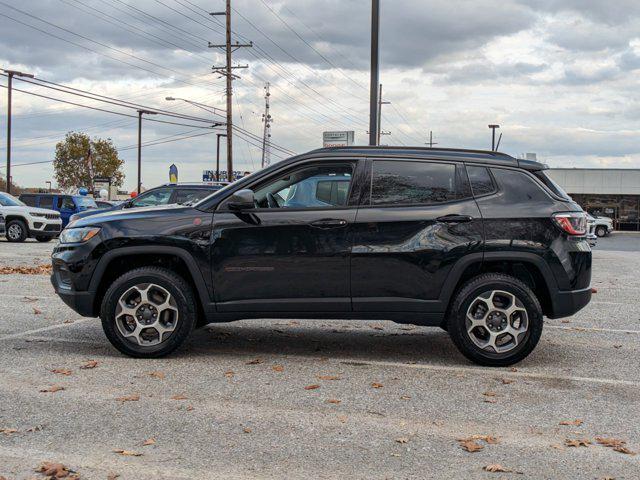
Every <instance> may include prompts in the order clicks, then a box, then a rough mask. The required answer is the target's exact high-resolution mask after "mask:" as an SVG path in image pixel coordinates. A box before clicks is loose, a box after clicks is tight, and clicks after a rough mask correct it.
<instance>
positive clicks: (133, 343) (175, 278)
mask: <svg viewBox="0 0 640 480" xmlns="http://www.w3.org/2000/svg"><path fill="white" fill-rule="evenodd" d="M145 287H146V290H145ZM142 291H145V292H146V295H147V296H148V297H149V298H150V299H155V300H150V301H149V302H146V303H145V302H144V301H142V296H141V294H142ZM125 294H126V295H125ZM165 294H168V295H170V297H167V298H166V299H164V298H163V297H164V295H165ZM121 299H123V303H120V300H121ZM138 299H139V300H140V302H139V303H138V304H135V303H136V300H138ZM170 301H171V302H172V305H171V306H170V307H168V308H166V310H169V311H168V312H167V313H165V312H164V310H161V307H162V305H161V304H167V305H168V304H169V302H170ZM122 305H124V306H127V308H128V310H122ZM129 306H132V308H129ZM153 307H155V310H154V311H155V312H156V313H157V320H156V317H155V316H154V317H153V318H146V317H143V318H142V319H138V318H136V317H134V316H132V315H128V314H127V313H126V312H127V311H129V312H131V313H134V314H136V315H141V316H142V315H148V311H149V310H153ZM123 312H125V313H123ZM141 312H142V313H141ZM174 315H175V317H174ZM148 316H149V317H150V315H148ZM163 318H164V319H167V318H170V319H171V321H170V322H167V323H165V324H161V323H160V321H161V319H163ZM100 319H101V320H102V329H103V330H104V333H105V335H106V336H107V338H108V339H109V341H110V342H111V344H112V345H113V346H114V347H115V348H117V349H118V350H119V351H120V352H122V353H124V354H125V355H129V356H131V357H136V358H159V357H164V356H166V355H169V354H170V353H171V352H173V351H174V350H176V349H177V348H178V347H180V346H181V345H182V344H183V343H184V341H185V340H186V338H187V337H188V336H189V334H190V333H191V332H192V331H193V329H194V328H195V325H196V323H197V311H196V299H195V297H194V295H193V291H192V289H191V286H190V285H189V284H188V283H187V282H186V281H185V280H184V279H183V278H182V277H180V276H179V275H177V274H175V273H174V272H172V271H171V270H168V269H166V268H160V267H143V268H137V269H135V270H131V271H130V272H127V273H125V274H124V275H122V276H121V277H119V278H118V279H117V280H115V281H114V282H113V284H112V285H111V286H110V287H109V289H108V290H107V292H106V293H105V296H104V298H103V300H102V305H101V307H100ZM144 322H155V323H147V324H144V325H143V323H144ZM172 324H173V330H171V331H167V332H165V333H164V334H162V333H160V330H159V329H158V328H160V327H162V328H167V327H169V328H170V327H171V325H172ZM154 326H158V327H157V328H154ZM125 334H128V335H135V336H129V338H127V337H126V336H125ZM156 334H157V335H156ZM145 336H146V337H145ZM143 337H145V338H143ZM147 340H148V341H147ZM158 341H159V343H155V344H154V342H158ZM141 342H142V343H143V344H141ZM144 343H148V344H144Z"/></svg>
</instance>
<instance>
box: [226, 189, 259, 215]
mask: <svg viewBox="0 0 640 480" xmlns="http://www.w3.org/2000/svg"><path fill="white" fill-rule="evenodd" d="M227 206H228V207H229V208H230V209H231V210H248V209H251V208H255V206H256V204H255V196H254V194H253V190H249V189H248V188H247V189H244V190H238V191H237V192H235V193H234V194H233V195H231V197H230V198H229V201H228V203H227Z"/></svg>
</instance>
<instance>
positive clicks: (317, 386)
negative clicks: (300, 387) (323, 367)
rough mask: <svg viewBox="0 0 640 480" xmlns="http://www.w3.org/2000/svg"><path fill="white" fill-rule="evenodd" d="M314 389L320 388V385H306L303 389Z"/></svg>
mask: <svg viewBox="0 0 640 480" xmlns="http://www.w3.org/2000/svg"><path fill="white" fill-rule="evenodd" d="M316 388H320V385H307V386H306V387H304V389H305V390H315V389H316Z"/></svg>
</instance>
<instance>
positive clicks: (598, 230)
mask: <svg viewBox="0 0 640 480" xmlns="http://www.w3.org/2000/svg"><path fill="white" fill-rule="evenodd" d="M606 234H607V227H597V228H596V235H597V236H599V237H600V238H602V237H604V236H605V235H606Z"/></svg>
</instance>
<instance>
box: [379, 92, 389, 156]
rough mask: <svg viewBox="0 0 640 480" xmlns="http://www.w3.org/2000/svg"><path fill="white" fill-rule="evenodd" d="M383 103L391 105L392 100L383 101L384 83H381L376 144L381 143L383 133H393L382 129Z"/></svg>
mask: <svg viewBox="0 0 640 480" xmlns="http://www.w3.org/2000/svg"><path fill="white" fill-rule="evenodd" d="M382 105H391V102H383V101H382V84H380V93H379V94H378V136H377V138H376V140H377V142H376V145H380V137H381V136H382V135H391V132H383V131H382Z"/></svg>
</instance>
